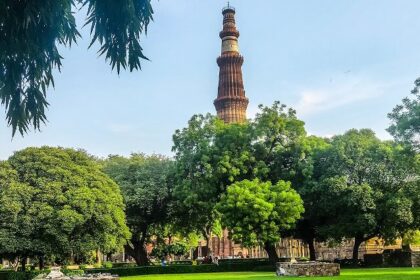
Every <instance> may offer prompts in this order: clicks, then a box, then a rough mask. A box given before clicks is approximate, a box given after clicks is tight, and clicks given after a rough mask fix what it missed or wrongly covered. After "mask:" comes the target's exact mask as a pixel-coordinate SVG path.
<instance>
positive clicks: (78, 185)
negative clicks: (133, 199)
mask: <svg viewBox="0 0 420 280" xmlns="http://www.w3.org/2000/svg"><path fill="white" fill-rule="evenodd" d="M0 223H1V225H2V226H1V228H0V254H1V255H6V256H14V257H19V258H20V259H21V260H22V266H23V268H24V266H25V263H26V259H27V258H28V257H31V258H39V260H40V266H42V265H43V260H44V258H46V257H51V256H56V257H58V258H61V259H63V258H67V257H69V256H70V255H81V254H87V253H88V252H92V251H95V250H101V251H102V252H104V253H109V252H114V251H116V250H118V249H121V248H122V246H123V244H125V242H126V240H127V239H128V238H129V237H130V233H129V230H128V228H127V226H126V224H125V215H124V204H123V199H122V196H121V194H120V190H119V188H118V186H117V185H116V184H115V183H114V182H113V181H112V180H111V179H110V178H109V177H107V176H106V175H105V174H104V173H103V172H102V171H101V170H100V167H99V166H98V164H97V163H96V161H95V160H94V159H93V158H91V157H90V156H88V155H87V154H86V153H85V152H82V151H75V150H72V149H63V148H51V147H42V148H27V149H24V150H22V151H19V152H16V153H15V154H14V155H12V156H11V157H10V158H9V159H8V160H7V161H5V162H2V163H0Z"/></svg>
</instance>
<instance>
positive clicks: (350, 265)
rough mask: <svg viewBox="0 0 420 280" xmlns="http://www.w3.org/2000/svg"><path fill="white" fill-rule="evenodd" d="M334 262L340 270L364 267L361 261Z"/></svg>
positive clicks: (343, 260) (338, 260)
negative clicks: (338, 265)
mask: <svg viewBox="0 0 420 280" xmlns="http://www.w3.org/2000/svg"><path fill="white" fill-rule="evenodd" d="M334 262H335V263H338V264H340V267H341V268H358V267H362V266H364V262H363V260H353V259H335V260H334Z"/></svg>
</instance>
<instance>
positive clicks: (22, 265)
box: [20, 257, 28, 271]
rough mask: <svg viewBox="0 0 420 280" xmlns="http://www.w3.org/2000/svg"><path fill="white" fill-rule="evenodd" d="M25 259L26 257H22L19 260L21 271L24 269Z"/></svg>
mask: <svg viewBox="0 0 420 280" xmlns="http://www.w3.org/2000/svg"><path fill="white" fill-rule="evenodd" d="M27 259H28V258H27V257H22V259H21V260H20V265H21V269H22V271H26V262H27Z"/></svg>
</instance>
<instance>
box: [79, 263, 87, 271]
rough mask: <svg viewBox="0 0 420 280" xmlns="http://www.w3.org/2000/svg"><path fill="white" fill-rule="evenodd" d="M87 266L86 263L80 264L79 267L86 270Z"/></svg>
mask: <svg viewBox="0 0 420 280" xmlns="http://www.w3.org/2000/svg"><path fill="white" fill-rule="evenodd" d="M86 268H87V265H86V264H81V265H79V269H81V270H86Z"/></svg>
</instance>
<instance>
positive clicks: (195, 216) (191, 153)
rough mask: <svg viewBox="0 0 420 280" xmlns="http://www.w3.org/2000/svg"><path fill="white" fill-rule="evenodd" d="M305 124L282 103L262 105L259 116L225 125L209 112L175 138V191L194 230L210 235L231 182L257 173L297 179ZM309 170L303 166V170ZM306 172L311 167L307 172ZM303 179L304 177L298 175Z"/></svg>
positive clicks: (266, 177) (270, 178)
mask: <svg viewBox="0 0 420 280" xmlns="http://www.w3.org/2000/svg"><path fill="white" fill-rule="evenodd" d="M303 125H304V123H303V122H302V121H300V120H298V119H297V117H296V113H295V111H294V110H292V109H287V108H286V106H284V105H281V104H280V103H279V102H276V103H274V104H273V105H272V106H270V107H264V106H260V112H259V113H258V114H257V116H256V118H255V119H254V120H250V121H249V122H246V123H243V124H235V123H234V124H225V123H224V122H223V121H222V120H220V119H218V118H216V117H213V116H211V115H207V116H201V115H198V116H194V117H193V118H192V119H191V120H190V122H189V123H188V127H186V128H184V129H182V130H178V131H177V132H176V133H175V135H174V137H173V139H174V146H173V151H174V152H175V159H176V189H175V196H177V201H179V202H180V203H181V205H180V206H179V207H178V209H179V210H180V211H183V212H184V214H183V215H179V216H183V217H188V218H187V219H186V221H187V222H186V223H185V222H184V221H183V225H184V226H187V225H189V226H190V228H191V229H197V228H200V229H201V233H202V234H203V236H204V237H206V238H207V239H209V237H210V234H211V231H212V228H213V226H214V224H215V222H217V221H218V219H219V216H218V213H217V211H214V209H215V205H216V204H217V203H218V202H219V201H220V198H221V196H222V194H224V193H225V192H226V189H227V186H229V185H231V184H232V183H234V182H238V181H242V180H245V179H248V180H253V179H255V178H258V179H261V180H262V181H271V182H273V184H275V183H277V182H278V181H279V180H292V179H293V180H294V179H295V178H296V177H297V175H296V174H295V172H296V171H295V169H296V168H295V167H296V166H305V165H304V161H305V157H304V156H302V153H301V152H300V151H299V149H298V147H300V146H301V144H300V142H301V141H302V140H303V139H305V136H306V132H305V130H304V127H303ZM302 170H303V168H301V169H299V171H298V173H299V174H300V172H301V171H302ZM302 172H305V171H302ZM295 181H296V184H298V180H295Z"/></svg>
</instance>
